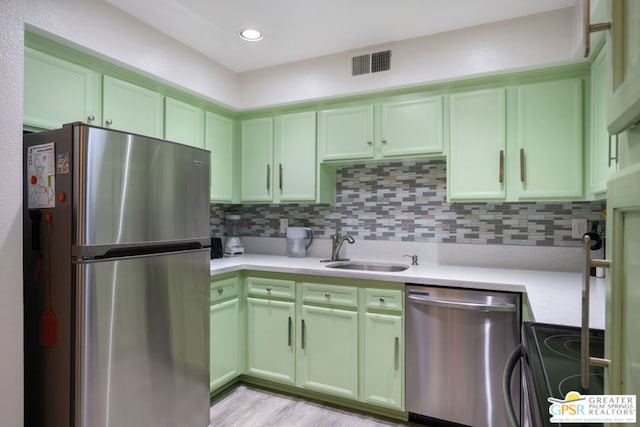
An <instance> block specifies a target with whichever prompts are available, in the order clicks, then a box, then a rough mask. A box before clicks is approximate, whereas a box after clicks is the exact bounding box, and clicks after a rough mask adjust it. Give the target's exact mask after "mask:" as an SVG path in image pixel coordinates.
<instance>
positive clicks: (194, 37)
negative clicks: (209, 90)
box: [104, 0, 576, 72]
mask: <svg viewBox="0 0 640 427" xmlns="http://www.w3.org/2000/svg"><path fill="white" fill-rule="evenodd" d="M104 1H107V2H108V3H111V4H112V5H114V6H116V7H118V8H119V9H122V10H123V11H125V12H126V13H128V14H130V15H132V16H134V17H136V18H138V19H139V20H141V21H143V22H146V23H147V24H149V25H151V26H153V27H155V28H157V29H158V30H160V31H162V32H164V33H166V34H167V35H169V36H170V37H172V38H174V39H176V40H178V41H180V42H182V43H184V44H185V45H187V46H190V47H191V48H193V49H195V50H197V51H199V52H201V53H203V54H205V55H207V56H208V57H210V58H212V59H213V60H214V61H216V62H218V63H219V64H222V65H224V66H225V67H227V68H229V69H231V70H233V71H236V72H243V71H249V70H255V69H260V68H266V67H270V66H274V65H279V64H284V63H288V62H293V61H298V60H302V59H308V58H313V57H318V56H323V55H328V54H332V53H337V52H344V51H350V50H356V49H360V48H364V47H367V46H375V45H381V44H385V43H388V42H392V41H398V40H404V39H409V38H414V37H420V36H425V35H429V34H435V33H439V32H443V31H450V30H455V29H460V28H465V27H471V26H475V25H480V24H486V23H490V22H496V21H502V20H506V19H511V18H516V17H521V16H526V15H533V14H537V13H542V12H546V11H551V10H555V9H562V8H566V7H570V6H573V5H574V3H575V1H576V0H315V1H312V0H133V1H132V0H104ZM248 27H252V28H257V29H259V30H261V31H263V33H264V39H263V40H262V41H260V42H257V43H248V42H245V41H242V40H240V39H239V38H238V36H237V34H238V31H239V30H240V29H243V28H248Z"/></svg>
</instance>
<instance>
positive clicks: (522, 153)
mask: <svg viewBox="0 0 640 427" xmlns="http://www.w3.org/2000/svg"><path fill="white" fill-rule="evenodd" d="M524 179H525V172H524V148H521V149H520V182H522V183H524Z"/></svg>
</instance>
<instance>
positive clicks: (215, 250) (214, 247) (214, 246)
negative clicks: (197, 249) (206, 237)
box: [211, 237, 222, 259]
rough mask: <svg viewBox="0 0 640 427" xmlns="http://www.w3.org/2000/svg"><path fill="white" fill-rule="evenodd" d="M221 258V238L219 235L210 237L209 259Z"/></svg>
mask: <svg viewBox="0 0 640 427" xmlns="http://www.w3.org/2000/svg"><path fill="white" fill-rule="evenodd" d="M214 258H222V239H221V238H220V237H212V238H211V259H214Z"/></svg>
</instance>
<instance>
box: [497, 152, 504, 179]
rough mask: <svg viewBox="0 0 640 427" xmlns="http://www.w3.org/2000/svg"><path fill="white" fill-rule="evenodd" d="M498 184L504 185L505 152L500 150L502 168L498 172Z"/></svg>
mask: <svg viewBox="0 0 640 427" xmlns="http://www.w3.org/2000/svg"><path fill="white" fill-rule="evenodd" d="M498 182H499V183H500V184H504V150H500V167H499V170H498Z"/></svg>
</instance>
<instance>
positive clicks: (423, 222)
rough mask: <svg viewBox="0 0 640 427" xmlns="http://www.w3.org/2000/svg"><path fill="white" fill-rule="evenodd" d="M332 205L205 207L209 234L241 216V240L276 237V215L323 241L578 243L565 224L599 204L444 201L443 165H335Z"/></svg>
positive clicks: (594, 212)
mask: <svg viewBox="0 0 640 427" xmlns="http://www.w3.org/2000/svg"><path fill="white" fill-rule="evenodd" d="M336 173H337V176H336V181H337V189H336V190H337V192H336V203H335V205H329V204H271V205H269V204H250V205H249V204H244V205H231V204H228V205H227V204H212V205H211V234H212V235H213V236H222V235H224V218H225V216H226V215H228V214H232V213H233V214H240V215H242V226H241V230H242V235H243V236H254V237H284V234H282V233H280V218H287V219H288V220H289V225H290V226H302V227H310V228H311V229H313V231H314V233H315V235H316V237H318V238H329V237H330V235H331V234H333V233H334V232H335V230H336V229H340V230H341V231H342V233H348V234H351V235H353V236H354V237H356V238H358V239H364V240H402V241H415V242H431V243H477V244H504V245H538V246H579V245H580V241H579V239H573V238H571V219H572V218H586V219H588V220H589V228H590V227H591V221H594V220H596V221H599V224H600V228H599V229H598V231H599V232H602V233H603V231H604V230H603V227H604V220H603V219H602V212H603V210H604V208H605V202H604V201H596V202H529V203H448V202H447V191H446V163H445V161H444V160H430V161H421V162H416V161H405V162H390V163H374V164H358V165H345V166H339V167H338V168H337V171H336Z"/></svg>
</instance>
